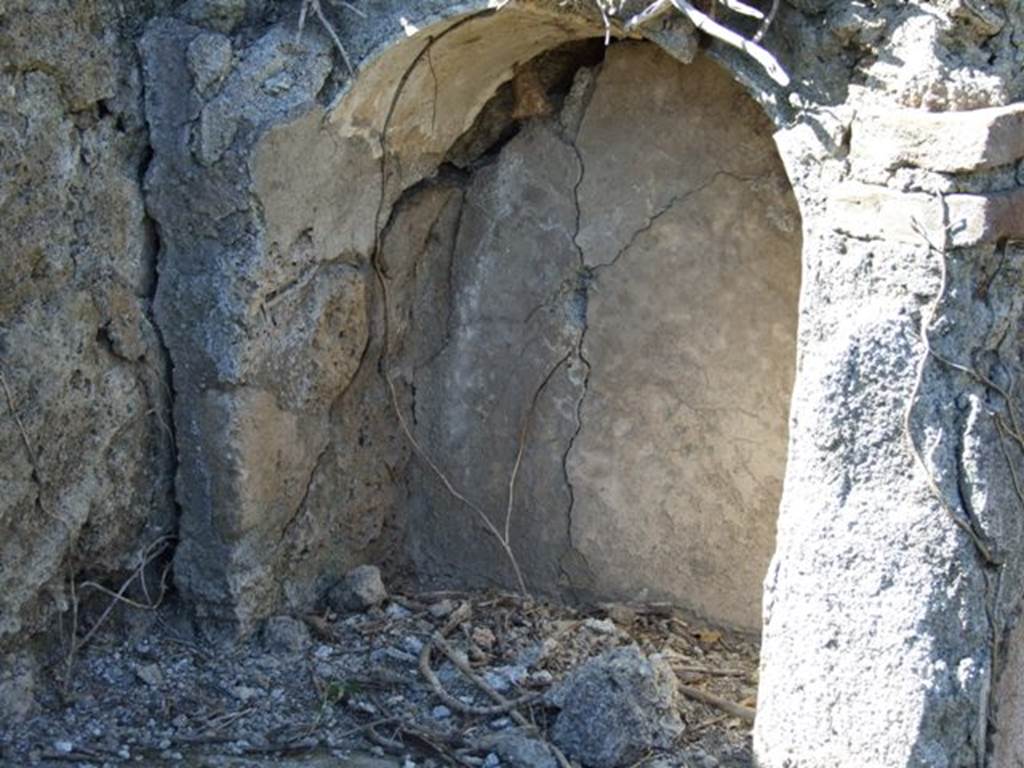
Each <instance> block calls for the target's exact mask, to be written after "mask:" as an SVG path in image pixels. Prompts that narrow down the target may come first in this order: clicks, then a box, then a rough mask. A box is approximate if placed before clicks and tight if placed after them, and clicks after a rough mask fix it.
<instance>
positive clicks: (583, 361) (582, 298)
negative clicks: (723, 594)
mask: <svg viewBox="0 0 1024 768" xmlns="http://www.w3.org/2000/svg"><path fill="white" fill-rule="evenodd" d="M584 116H585V115H584ZM582 122H583V116H581V119H580V123H581V124H582ZM566 143H567V144H568V145H569V147H570V148H571V149H572V151H573V153H574V154H575V155H576V162H577V164H578V165H579V173H578V175H577V177H576V181H575V183H574V184H573V188H572V198H573V205H574V206H575V214H576V220H575V224H574V227H573V233H572V244H573V247H574V248H575V249H576V255H577V258H578V267H577V272H576V285H575V287H574V289H573V293H572V297H571V299H570V317H571V319H572V321H573V322H574V323H576V325H577V327H578V328H579V333H578V335H577V337H576V344H575V347H574V349H573V352H572V354H573V356H574V357H575V358H576V360H577V361H579V364H580V366H582V368H583V379H582V382H581V388H580V395H579V397H578V398H577V399H576V406H575V418H576V427H575V429H574V431H573V433H572V436H571V437H570V438H569V442H568V444H567V445H566V448H565V452H564V453H563V454H562V477H563V478H564V480H565V487H566V489H567V490H568V492H569V504H568V507H567V509H566V534H567V543H568V551H570V552H578V550H577V549H576V545H575V543H574V529H575V520H574V515H575V512H576V487H575V485H574V484H573V481H572V477H571V476H570V474H569V456H570V455H571V454H572V451H573V448H575V446H576V440H577V438H578V437H579V436H580V433H581V432H582V431H583V401H584V400H585V399H586V397H587V393H588V392H589V389H590V376H591V373H592V372H593V367H592V366H591V364H590V361H589V360H588V359H587V357H586V355H585V354H584V352H583V345H584V342H585V341H586V335H587V329H588V327H589V324H588V317H587V312H588V304H589V291H590V285H591V283H592V282H593V272H592V271H591V270H590V268H589V267H587V263H586V257H585V255H584V253H583V248H582V246H580V243H579V235H580V229H581V227H582V218H583V216H582V208H581V206H580V188H581V186H582V185H583V179H584V177H585V176H586V164H585V163H584V162H583V153H582V152H580V149H579V146H578V145H577V143H576V137H572V138H566ZM579 554H580V556H581V557H583V555H582V553H579ZM564 572H565V569H564V566H563V573H564ZM565 575H566V577H567V578H568V579H569V581H570V584H571V582H572V576H571V574H568V573H566V574H565Z"/></svg>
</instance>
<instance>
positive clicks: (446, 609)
mask: <svg viewBox="0 0 1024 768" xmlns="http://www.w3.org/2000/svg"><path fill="white" fill-rule="evenodd" d="M454 610H455V603H453V602H452V601H451V600H449V599H447V598H445V599H444V600H441V601H440V602H437V603H434V604H433V605H431V606H430V607H429V608H427V611H429V612H430V615H431V616H433V617H434V618H435V619H443V618H445V617H446V616H448V615H449V614H451V612H452V611H454Z"/></svg>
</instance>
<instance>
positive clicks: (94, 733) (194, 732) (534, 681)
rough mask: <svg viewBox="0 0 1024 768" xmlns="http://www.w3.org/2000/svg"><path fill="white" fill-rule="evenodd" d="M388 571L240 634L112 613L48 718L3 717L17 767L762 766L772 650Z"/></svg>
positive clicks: (39, 689)
mask: <svg viewBox="0 0 1024 768" xmlns="http://www.w3.org/2000/svg"><path fill="white" fill-rule="evenodd" d="M379 579H380V574H379V572H378V573H377V574H376V580H378V581H379ZM373 581H374V579H373V578H372V574H369V572H367V571H363V575H360V576H359V577H358V578H354V579H348V578H347V579H346V580H345V581H344V582H343V583H342V584H340V585H338V588H337V589H336V593H341V594H344V590H348V597H347V598H345V599H346V602H345V605H353V604H354V602H353V601H354V600H355V598H353V597H352V595H353V594H355V593H356V592H359V593H360V594H362V595H363V596H364V598H366V599H363V600H362V602H361V606H362V607H361V608H359V609H355V608H347V609H345V610H344V611H340V610H337V609H335V610H330V609H328V610H325V611H323V612H320V613H318V614H315V615H307V616H276V617H273V618H271V619H269V620H267V621H266V622H265V624H264V626H263V628H262V631H261V632H260V633H258V634H257V635H256V636H255V637H254V638H252V639H251V640H249V641H247V642H244V643H240V644H238V645H236V646H233V647H229V648H224V647H214V646H210V645H207V644H205V643H204V642H202V641H201V640H199V639H197V637H195V636H192V635H186V634H183V633H182V627H183V626H187V623H186V622H181V621H175V618H176V616H175V615H172V614H171V613H169V612H170V611H172V610H173V609H172V608H171V607H168V608H167V609H166V611H163V610H161V611H157V612H153V613H151V614H150V615H151V616H152V619H151V622H150V623H149V624H148V625H145V624H141V623H140V622H126V623H125V624H126V625H128V626H131V627H133V628H134V629H133V631H134V632H135V636H134V637H128V638H125V637H118V636H116V635H115V634H114V630H113V624H111V628H109V629H105V630H104V632H102V633H99V634H97V635H96V637H95V638H94V639H93V641H92V643H91V644H90V645H89V646H88V647H87V648H86V649H84V650H83V651H82V653H81V655H80V657H79V658H78V659H77V662H76V666H75V669H74V671H73V676H72V677H71V679H70V681H69V682H68V684H67V685H66V686H61V685H59V684H57V683H55V684H54V685H52V686H47V685H46V684H45V681H44V680H43V679H40V680H37V681H36V685H35V687H34V690H35V698H36V700H37V712H36V714H35V715H34V716H31V717H30V718H29V719H27V720H25V721H23V722H21V723H18V724H14V723H6V722H5V723H0V764H5V765H6V764H11V765H42V766H48V765H60V766H68V765H80V766H106V765H111V766H114V765H120V764H126V765H127V764H133V763H134V764H144V765H147V766H150V765H152V766H165V765H166V766H171V765H188V766H210V767H211V768H212V767H213V766H241V765H245V766H262V765H277V766H281V765H296V766H297V765H303V766H311V765H324V766H326V765H341V766H346V765H347V766H374V767H375V768H379V767H380V766H393V767H394V768H398V767H399V766H402V767H403V768H412V767H413V766H418V767H422V768H427V767H428V766H434V767H436V768H440V766H447V765H456V766H471V767H473V768H480V767H483V766H486V767H487V768H503V767H504V768H527V766H529V767H531V768H534V767H535V768H567V766H570V765H575V766H591V768H618V766H630V767H632V766H648V767H649V768H716V766H722V767H723V768H740V767H747V766H750V765H751V764H752V761H751V753H750V732H749V731H750V722H749V719H750V718H749V717H748V714H750V713H752V711H753V710H752V707H753V704H754V697H755V692H756V686H757V654H758V649H757V645H756V643H755V642H754V641H753V640H752V639H751V638H749V637H747V636H745V635H741V634H736V633H731V632H727V631H724V630H721V629H717V628H713V627H708V626H705V625H703V624H701V623H699V622H694V621H692V620H687V619H686V618H685V617H684V616H683V615H682V614H681V613H680V612H679V611H677V610H676V609H673V608H671V607H668V606H662V605H632V606H622V605H616V606H603V607H601V608H599V609H589V610H584V609H573V608H569V607H565V606H558V605H552V604H549V603H546V602H543V601H539V600H532V599H528V598H522V597H519V596H514V595H508V594H495V593H469V592H453V591H443V592H431V593H421V594H410V595H401V594H392V595H390V596H387V597H381V598H380V599H377V597H376V596H374V593H376V594H377V595H379V594H380V592H383V594H384V595H387V592H386V591H384V590H383V582H381V583H380V590H377V589H376V587H375V586H373V590H372V591H367V590H364V589H363V587H365V586H366V585H371V586H372V582H373ZM336 596H338V597H339V598H340V594H336ZM332 602H333V601H332ZM126 610H127V609H126ZM59 662H60V660H59V659H55V664H54V671H55V672H58V671H59V670H60V669H61V665H60V663H59ZM58 678H59V673H58V674H57V675H55V677H54V679H55V680H57V679H58Z"/></svg>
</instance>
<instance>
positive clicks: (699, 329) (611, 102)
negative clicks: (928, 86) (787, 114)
mask: <svg viewBox="0 0 1024 768" xmlns="http://www.w3.org/2000/svg"><path fill="white" fill-rule="evenodd" d="M594 33H595V30H594V29H593V28H592V27H590V26H588V25H587V23H586V22H584V21H581V20H579V19H577V18H575V17H574V16H571V15H564V14H558V13H547V12H542V11H528V10H522V9H513V8H510V9H507V10H505V11H502V12H500V13H494V14H488V15H482V16H479V17H463V18H462V19H460V20H457V21H455V22H450V21H449V22H442V23H439V24H438V25H437V26H436V27H433V28H431V29H428V30H425V31H423V32H420V33H418V34H415V35H413V36H411V37H409V38H408V39H407V40H404V41H402V42H400V43H398V44H396V45H394V46H392V47H390V48H387V49H386V50H384V51H383V52H381V53H380V54H379V55H378V56H377V57H376V59H375V60H374V61H373V62H372V63H370V64H368V65H366V66H365V68H364V70H363V72H362V73H361V74H360V76H359V78H358V79H357V80H356V82H355V83H354V84H353V85H352V86H351V88H350V90H349V91H348V92H347V93H345V94H343V95H342V96H341V98H340V99H339V100H338V101H337V103H336V104H335V106H334V107H333V108H332V110H331V111H330V113H329V115H328V118H327V121H326V123H325V124H324V125H317V124H315V123H314V122H313V121H304V120H301V119H300V120H298V121H296V122H295V123H294V124H292V125H290V126H289V127H287V128H286V129H278V131H276V135H272V136H271V137H270V138H269V140H268V141H265V142H264V143H263V146H262V148H261V150H260V152H259V153H258V155H257V160H256V163H255V166H254V170H255V177H256V179H257V182H259V181H260V179H261V178H262V179H265V180H266V181H265V183H264V185H263V187H264V191H263V194H262V195H261V198H262V199H263V201H264V206H265V208H266V209H267V211H268V215H267V221H268V222H269V223H270V224H271V229H273V227H278V230H277V232H276V239H277V240H278V241H279V242H282V243H288V242H296V241H298V240H299V239H300V238H299V237H298V236H299V234H300V232H299V231H298V227H297V225H293V224H290V223H289V221H288V218H287V216H282V215H280V212H282V211H286V210H288V209H292V208H294V207H296V198H298V199H299V201H300V203H301V201H302V200H306V201H308V206H310V207H312V208H314V209H315V211H316V213H315V215H314V217H315V218H316V219H317V225H316V227H315V228H314V231H315V232H317V233H325V232H326V233H330V234H327V235H323V234H321V235H319V237H323V238H324V239H325V242H323V243H321V244H318V243H316V242H313V243H312V247H314V248H316V247H323V248H325V249H326V250H328V251H331V252H335V253H336V252H346V251H350V252H351V251H354V252H361V253H371V252H375V253H376V260H377V266H378V267H379V269H380V272H381V274H382V276H383V279H384V280H385V282H386V287H387V296H388V298H387V307H386V309H387V324H386V325H387V328H388V338H387V345H386V349H383V347H381V348H379V349H377V350H376V352H379V353H380V354H381V355H383V362H382V366H383V367H384V368H385V369H386V370H387V371H388V372H389V375H390V377H391V379H392V382H393V383H394V385H395V390H396V395H397V400H398V404H399V408H400V410H401V411H402V416H403V419H404V421H405V424H406V425H407V427H408V429H409V432H410V433H411V435H412V436H413V438H414V439H415V441H416V443H417V444H418V445H419V446H420V447H421V449H422V452H421V454H420V455H415V454H414V455H411V456H410V455H409V454H406V455H405V456H404V458H402V459H401V460H396V462H395V466H397V467H398V471H395V470H394V468H391V469H389V472H388V477H389V479H383V478H381V479H380V480H379V483H378V485H383V484H386V483H388V482H390V483H391V484H392V486H393V487H392V488H391V490H390V491H389V494H390V495H389V496H388V497H387V499H386V500H385V501H384V502H382V503H385V504H388V505H393V506H396V507H398V511H397V512H396V513H395V515H394V517H395V518H396V519H398V520H400V521H401V524H404V535H405V538H406V541H407V544H408V551H409V553H410V554H411V556H412V560H413V562H414V564H415V566H416V570H417V573H418V575H419V576H420V577H423V578H426V579H436V580H442V581H447V582H450V583H458V584H463V585H476V586H479V585H491V584H499V585H502V586H506V587H514V586H515V585H516V574H515V569H514V568H512V567H510V562H509V557H508V552H507V549H511V551H512V553H513V554H514V557H515V559H516V561H517V562H516V565H517V567H518V568H519V569H520V570H521V572H522V575H523V578H524V579H525V582H526V583H527V585H528V586H529V588H530V589H531V591H535V592H539V593H546V594H554V595H558V596H561V597H563V598H569V599H582V600H587V601H615V600H628V601H669V602H672V603H673V604H676V605H679V606H681V607H683V608H686V609H689V610H692V611H695V612H698V613H700V614H702V615H703V616H705V617H706V618H708V619H711V620H713V621H717V622H720V623H723V624H726V625H730V626H735V627H739V628H743V629H749V630H756V629H757V628H758V627H759V625H760V595H761V582H762V579H763V577H764V573H765V571H766V569H767V566H768V561H769V559H770V557H771V554H772V550H773V546H774V527H775V520H776V516H777V508H778V501H779V497H780V494H781V487H782V477H783V472H784V468H785V460H786V431H787V430H786V422H787V417H788V405H789V396H790V391H791V386H792V379H793V366H794V362H795V335H796V316H797V296H798V290H799V281H800V221H799V213H798V209H797V204H796V202H795V200H794V198H793V196H792V192H791V190H790V187H789V184H788V181H787V179H786V176H785V172H784V170H783V167H782V164H781V161H780V160H779V157H778V155H777V153H776V150H775V147H774V144H773V142H772V139H771V125H770V123H769V121H768V119H767V117H766V116H765V115H764V113H763V112H762V111H761V109H760V108H759V107H758V106H757V105H756V104H755V103H754V101H753V100H752V99H751V98H750V97H749V96H748V95H746V94H745V93H744V91H743V90H742V88H741V87H740V86H739V85H738V84H736V83H735V82H734V81H733V80H732V79H731V78H730V77H729V75H728V74H727V73H726V72H725V71H724V70H723V69H721V68H720V67H719V66H718V65H717V64H715V63H714V62H712V61H711V60H710V59H708V58H707V57H704V56H700V55H699V56H697V58H696V59H695V60H694V61H693V63H690V64H686V65H684V64H681V63H679V62H678V61H675V60H674V59H672V58H671V57H670V56H669V55H667V54H666V53H665V52H664V51H662V50H661V49H659V48H658V47H656V46H655V45H653V44H652V43H649V42H641V41H622V42H616V43H613V44H612V45H611V46H610V47H608V48H605V46H604V44H603V41H602V40H600V39H599V38H595V36H594ZM311 146H313V149H312V150H311V149H310V147H311ZM291 147H301V152H302V154H303V156H304V157H305V158H306V161H305V162H292V161H291V160H289V157H290V156H289V152H290V151H291V150H290V148H291ZM382 147H383V155H382ZM296 151H298V150H296ZM310 156H312V157H314V158H316V157H318V156H322V162H313V163H310V162H309V161H308V158H309V157H310ZM293 159H294V158H293ZM341 169H344V172H345V173H346V174H347V175H348V177H349V178H348V184H347V192H348V193H347V194H346V195H345V196H344V198H343V199H340V200H335V201H334V202H333V204H331V205H328V204H325V202H324V197H325V196H324V195H323V194H322V190H323V188H324V185H325V184H330V183H335V181H334V179H333V177H334V175H336V174H337V173H339V172H340V170H341ZM300 207H301V206H300ZM290 227H291V228H294V229H295V231H291V229H290ZM378 233H379V237H378ZM382 299H383V297H382V295H379V292H378V295H377V296H376V297H375V301H376V303H377V311H376V313H373V312H371V314H378V315H379V313H380V312H381V310H382V309H383V307H382ZM372 325H373V324H372V323H371V334H370V335H371V337H372V335H373V333H372V331H373V328H372ZM383 327H384V326H383V324H382V323H380V321H379V317H378V320H377V331H378V332H382V329H383ZM371 347H372V342H371ZM375 387H376V389H375ZM386 399H387V397H386V393H384V392H381V391H380V389H379V382H376V383H375V372H371V373H370V374H369V375H365V376H360V377H357V378H356V380H355V381H354V383H353V385H352V386H351V387H350V388H349V391H347V392H346V395H345V398H343V399H342V401H339V403H338V404H337V405H336V406H335V409H334V411H333V413H334V415H333V416H332V418H333V419H334V421H335V422H336V424H335V426H334V429H335V430H336V431H337V432H338V437H339V440H337V441H336V442H337V443H340V444H344V443H345V439H347V440H348V442H349V443H350V444H351V443H352V441H353V440H354V439H356V436H357V435H358V438H357V440H358V444H359V445H360V446H362V445H363V444H364V441H365V442H368V443H370V444H376V445H385V446H391V448H392V449H394V446H395V445H396V444H397V443H404V439H403V436H402V435H401V434H400V431H399V430H398V429H397V427H396V424H395V423H394V418H388V417H386V416H385V415H384V411H385V410H386V408H385V403H384V402H383V401H385V400H386ZM360 409H361V410H360ZM354 413H355V414H356V415H353V414H354ZM360 413H362V414H373V415H372V416H365V418H364V417H362V416H360V415H359V414H360ZM392 416H393V414H392ZM357 422H358V423H357ZM341 438H345V439H341ZM396 450H397V449H396ZM346 461H347V460H346V459H339V460H338V461H335V462H334V463H332V464H330V465H329V466H328V468H327V470H325V474H327V475H329V474H331V473H333V474H334V475H335V476H336V479H335V480H333V481H332V480H331V479H330V478H329V477H327V478H325V479H324V481H323V482H320V483H319V484H318V485H317V486H316V487H315V488H314V489H313V495H314V496H316V495H317V494H319V496H320V498H319V499H317V498H311V499H310V506H311V507H312V508H318V507H326V506H330V504H331V500H332V498H336V497H337V496H338V495H339V494H340V493H341V489H342V487H343V486H344V483H345V479H344V475H345V474H346V472H352V471H353V465H352V464H351V463H349V464H346V463H345V462H346ZM352 461H356V459H353V460H352ZM431 465H435V467H431ZM435 468H436V469H437V470H440V472H441V473H442V474H443V475H444V480H442V479H441V477H440V476H439V475H438V473H437V472H436V471H435ZM446 481H447V483H448V484H450V485H451V486H453V487H454V488H456V489H457V490H458V491H459V492H460V493H461V494H463V495H464V496H465V497H467V498H468V499H469V500H470V501H471V502H472V505H473V506H475V507H478V509H479V510H480V511H482V513H483V514H485V515H486V516H487V517H488V519H489V521H490V527H491V528H492V529H493V530H488V529H487V528H486V527H485V526H484V525H481V520H480V519H479V514H478V512H475V511H474V510H473V509H471V508H467V505H466V504H464V503H463V502H462V501H460V500H459V499H457V498H455V497H453V495H452V493H451V492H450V489H449V488H448V487H446ZM510 488H511V489H512V490H513V493H512V494H511V495H512V499H511V502H510V501H509V498H510ZM375 498H376V499H377V501H375V502H374V503H381V502H380V501H379V497H375ZM349 499H350V500H351V499H352V494H351V492H350V493H349ZM357 501H358V500H357ZM367 503H370V502H367ZM495 531H497V533H498V534H500V535H507V536H508V539H507V543H508V545H509V547H508V548H505V547H503V546H502V545H501V544H500V543H499V542H498V541H497V539H496V536H495V535H494V534H495ZM370 534H373V535H376V534H379V530H378V531H375V532H370ZM370 534H368V536H369V537H370V538H372V535H370Z"/></svg>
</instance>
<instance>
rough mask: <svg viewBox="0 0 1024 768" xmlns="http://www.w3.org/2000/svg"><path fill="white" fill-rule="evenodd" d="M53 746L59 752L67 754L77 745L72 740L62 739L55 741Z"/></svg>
mask: <svg viewBox="0 0 1024 768" xmlns="http://www.w3.org/2000/svg"><path fill="white" fill-rule="evenodd" d="M53 748H54V749H55V750H56V751H57V752H60V753H61V754H63V755H66V754H69V753H70V752H73V751H74V749H75V745H74V744H72V743H71V742H70V741H64V740H63V739H61V740H60V741H55V742H53Z"/></svg>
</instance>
